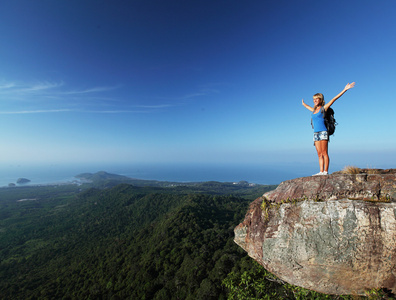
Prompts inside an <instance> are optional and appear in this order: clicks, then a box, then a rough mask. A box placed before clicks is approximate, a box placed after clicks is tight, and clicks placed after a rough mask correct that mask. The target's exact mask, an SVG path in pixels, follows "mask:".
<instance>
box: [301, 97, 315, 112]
mask: <svg viewBox="0 0 396 300" xmlns="http://www.w3.org/2000/svg"><path fill="white" fill-rule="evenodd" d="M302 105H303V106H304V107H305V108H306V109H309V110H310V111H313V107H311V106H309V105H308V104H306V103H305V102H304V99H302Z"/></svg>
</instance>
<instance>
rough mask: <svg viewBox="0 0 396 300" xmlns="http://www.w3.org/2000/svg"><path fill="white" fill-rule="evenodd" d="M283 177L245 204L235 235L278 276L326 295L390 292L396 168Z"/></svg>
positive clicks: (394, 279)
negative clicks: (248, 204) (373, 172)
mask: <svg viewBox="0 0 396 300" xmlns="http://www.w3.org/2000/svg"><path fill="white" fill-rule="evenodd" d="M381 173H382V174H373V175H370V174H367V173H363V174H356V175H345V174H335V175H329V176H315V177H304V178H297V179H294V180H289V181H285V182H282V183H281V184H280V185H279V186H278V188H277V189H276V190H274V191H271V192H268V193H266V194H264V195H263V196H262V197H260V198H258V199H256V200H255V201H254V202H252V203H251V205H250V207H249V210H248V212H247V214H246V217H245V220H244V221H243V222H242V223H241V224H239V225H238V226H237V227H236V228H235V242H236V243H237V244H238V245H239V246H241V247H242V248H243V249H245V250H246V251H247V252H248V254H249V255H250V256H251V257H252V258H254V259H255V260H256V261H257V262H259V263H260V264H261V265H262V266H263V267H264V268H265V269H267V270H268V271H270V272H272V273H273V274H275V275H276V276H278V277H279V278H281V279H282V280H284V281H287V282H289V283H291V284H294V285H298V286H301V287H304V288H307V289H311V290H315V291H318V292H321V293H326V294H338V295H341V294H357V295H363V294H364V292H365V291H367V290H371V289H373V288H388V289H391V290H392V291H393V293H396V175H395V174H394V173H395V172H394V170H388V172H385V171H383V172H381Z"/></svg>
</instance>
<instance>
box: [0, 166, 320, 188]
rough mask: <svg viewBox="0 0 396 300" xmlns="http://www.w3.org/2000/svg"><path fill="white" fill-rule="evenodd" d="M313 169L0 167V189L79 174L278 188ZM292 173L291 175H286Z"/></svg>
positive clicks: (68, 178) (70, 179) (64, 179)
mask: <svg viewBox="0 0 396 300" xmlns="http://www.w3.org/2000/svg"><path fill="white" fill-rule="evenodd" d="M315 167H316V165H315V166H314V165H312V166H308V167H306V166H298V167H296V166H295V167H293V168H290V166H271V165H243V164H240V165H231V164H217V165H216V164H102V165H100V164H96V165H94V164H90V165H89V164H85V165H84V164H75V165H73V164H68V165H61V164H52V165H34V166H33V165H23V164H21V165H12V164H10V165H3V166H1V165H0V187H4V186H8V185H9V184H10V183H15V184H16V182H17V180H18V178H27V179H29V180H30V182H29V183H28V184H25V185H45V184H61V183H71V182H73V181H75V180H76V178H75V177H74V176H76V175H78V174H80V173H96V172H98V171H105V172H108V173H113V174H119V175H124V176H128V177H131V178H136V179H146V180H159V181H175V182H203V181H219V182H239V181H248V182H249V183H257V184H279V183H280V182H282V181H285V180H289V179H293V178H297V177H303V176H309V175H311V174H313V173H314V171H316V169H315ZM290 170H293V171H290Z"/></svg>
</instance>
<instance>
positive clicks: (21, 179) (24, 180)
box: [17, 178, 31, 184]
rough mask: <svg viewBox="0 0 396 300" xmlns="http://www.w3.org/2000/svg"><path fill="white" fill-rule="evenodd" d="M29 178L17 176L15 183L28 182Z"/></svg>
mask: <svg viewBox="0 0 396 300" xmlns="http://www.w3.org/2000/svg"><path fill="white" fill-rule="evenodd" d="M30 181H31V180H30V179H27V178H18V180H17V183H18V184H24V183H29V182H30Z"/></svg>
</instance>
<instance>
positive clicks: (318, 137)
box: [313, 131, 329, 142]
mask: <svg viewBox="0 0 396 300" xmlns="http://www.w3.org/2000/svg"><path fill="white" fill-rule="evenodd" d="M313 140H314V142H318V141H328V140H329V135H328V134H327V131H319V132H314V137H313Z"/></svg>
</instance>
